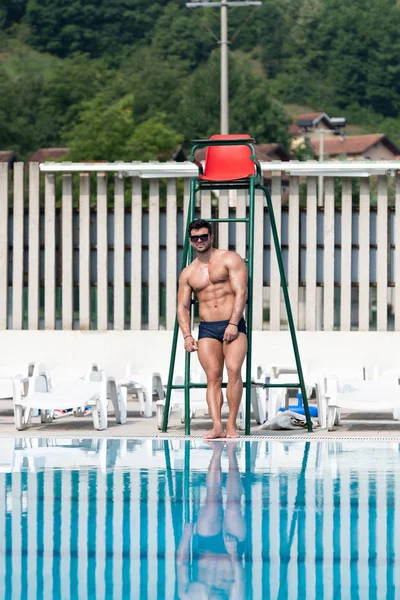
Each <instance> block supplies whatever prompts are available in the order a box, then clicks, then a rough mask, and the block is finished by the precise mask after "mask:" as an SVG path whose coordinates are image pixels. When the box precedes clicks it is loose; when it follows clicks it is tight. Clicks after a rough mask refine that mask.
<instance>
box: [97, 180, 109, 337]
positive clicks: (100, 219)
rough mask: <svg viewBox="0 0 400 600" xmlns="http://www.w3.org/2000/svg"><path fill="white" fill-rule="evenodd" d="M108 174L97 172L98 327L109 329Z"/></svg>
mask: <svg viewBox="0 0 400 600" xmlns="http://www.w3.org/2000/svg"><path fill="white" fill-rule="evenodd" d="M107 220H108V208H107V174H106V173H98V174H97V329H99V330H107V329H108V232H107Z"/></svg>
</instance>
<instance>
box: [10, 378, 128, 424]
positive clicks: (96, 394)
mask: <svg viewBox="0 0 400 600" xmlns="http://www.w3.org/2000/svg"><path fill="white" fill-rule="evenodd" d="M126 396H127V394H126V388H124V387H119V386H117V384H116V381H115V379H114V378H113V377H107V375H106V373H105V372H104V371H96V370H90V371H89V372H88V373H87V375H86V376H85V377H84V379H81V380H75V381H64V382H63V381H58V382H56V383H55V382H53V380H52V377H51V374H50V372H49V371H48V370H47V369H46V368H44V367H39V368H38V369H37V374H36V375H34V376H33V377H32V378H30V380H29V381H27V380H26V379H25V378H16V379H14V380H13V399H14V421H15V427H16V429H17V430H18V431H21V430H23V429H26V427H27V426H28V425H29V423H30V421H31V417H32V411H33V410H35V409H37V410H40V419H41V422H42V423H51V422H52V420H53V414H54V410H55V409H60V410H62V409H68V408H72V409H73V410H74V415H75V416H81V415H83V412H84V409H85V407H86V406H90V408H91V409H92V417H93V426H94V428H95V429H98V430H101V429H106V428H107V422H108V417H107V407H108V401H109V400H111V402H112V404H113V408H114V412H115V419H116V421H117V423H125V422H126Z"/></svg>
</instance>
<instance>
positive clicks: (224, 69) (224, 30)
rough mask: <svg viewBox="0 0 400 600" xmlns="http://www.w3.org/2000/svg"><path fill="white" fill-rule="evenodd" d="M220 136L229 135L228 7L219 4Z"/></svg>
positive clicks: (225, 4)
mask: <svg viewBox="0 0 400 600" xmlns="http://www.w3.org/2000/svg"><path fill="white" fill-rule="evenodd" d="M220 44H221V134H223V135H226V134H228V133H229V108H228V106H229V97H228V5H227V3H226V2H224V1H222V2H221V42H220Z"/></svg>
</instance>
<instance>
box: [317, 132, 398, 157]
mask: <svg viewBox="0 0 400 600" xmlns="http://www.w3.org/2000/svg"><path fill="white" fill-rule="evenodd" d="M379 142H381V143H382V144H384V145H385V146H386V147H387V148H388V149H389V150H391V152H393V155H394V156H397V155H399V154H400V148H398V147H397V146H396V144H394V143H393V142H392V141H390V140H389V138H388V137H387V136H386V135H384V134H383V133H373V134H369V135H353V136H349V137H339V136H338V137H335V138H330V139H326V140H325V141H324V154H326V155H328V156H338V155H340V154H350V155H351V154H353V155H357V154H363V153H364V152H366V151H367V150H369V149H370V148H372V147H373V146H375V145H376V144H378V143H379ZM311 144H312V146H313V148H314V149H315V151H316V152H317V153H319V140H313V141H312V142H311Z"/></svg>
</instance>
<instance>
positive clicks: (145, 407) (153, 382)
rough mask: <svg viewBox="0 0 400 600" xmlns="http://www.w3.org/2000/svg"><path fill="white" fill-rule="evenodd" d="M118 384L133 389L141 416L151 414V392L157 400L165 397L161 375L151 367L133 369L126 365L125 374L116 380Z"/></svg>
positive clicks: (131, 366)
mask: <svg viewBox="0 0 400 600" xmlns="http://www.w3.org/2000/svg"><path fill="white" fill-rule="evenodd" d="M118 384H119V385H120V386H124V387H126V388H127V389H128V390H129V391H133V392H134V393H135V394H136V395H137V397H138V400H139V411H140V414H141V415H142V416H143V417H147V418H149V417H152V416H153V404H152V403H153V394H156V395H157V396H158V400H162V399H163V398H164V397H165V394H164V388H163V384H162V380H161V375H160V373H159V372H158V371H153V370H152V369H140V370H138V369H135V367H134V366H133V365H131V364H128V365H126V369H125V376H124V377H123V378H122V379H119V380H118Z"/></svg>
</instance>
